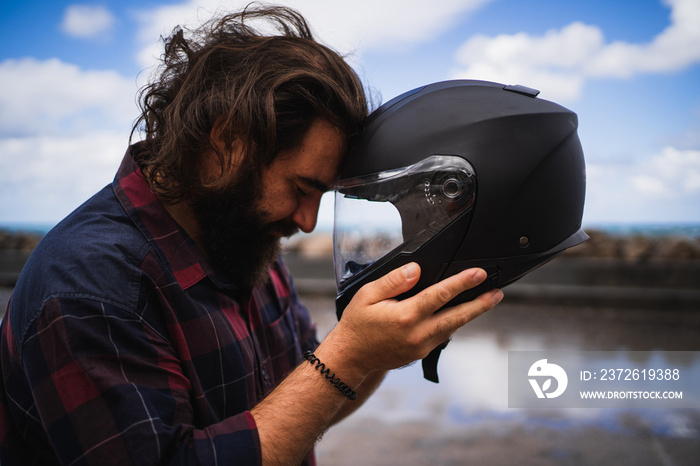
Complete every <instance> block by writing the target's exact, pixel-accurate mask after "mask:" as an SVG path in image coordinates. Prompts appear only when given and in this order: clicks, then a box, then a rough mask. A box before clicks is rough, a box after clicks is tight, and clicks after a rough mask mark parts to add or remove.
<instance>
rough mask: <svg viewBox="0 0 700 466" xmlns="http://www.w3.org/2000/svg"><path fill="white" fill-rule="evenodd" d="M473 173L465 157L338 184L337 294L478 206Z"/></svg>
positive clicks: (438, 157) (446, 157)
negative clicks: (365, 273)
mask: <svg viewBox="0 0 700 466" xmlns="http://www.w3.org/2000/svg"><path fill="white" fill-rule="evenodd" d="M475 191H476V180H475V175H474V169H473V168H472V166H471V165H470V164H469V162H467V161H466V160H464V159H463V158H461V157H458V156H450V155H434V156H431V157H428V158H426V159H424V160H422V161H420V162H418V163H416V164H413V165H410V166H407V167H403V168H399V169H395V170H388V171H384V172H379V173H373V174H370V175H365V176H361V177H357V178H348V179H343V180H340V182H339V183H338V185H337V186H336V190H335V222H334V229H333V260H334V264H335V278H336V285H337V288H338V291H339V292H340V291H342V290H344V289H345V288H346V287H347V286H348V285H349V284H350V283H351V282H354V281H355V279H357V278H359V277H360V276H361V275H363V271H364V270H366V269H367V268H368V267H369V266H371V265H372V264H375V263H377V262H383V261H385V260H389V259H390V258H392V257H395V256H396V255H398V254H401V253H412V252H415V251H416V250H418V248H420V246H421V245H423V244H425V243H426V242H427V241H428V240H430V239H431V238H432V237H433V236H435V234H437V233H438V232H439V231H441V230H442V229H443V228H445V227H446V226H447V225H448V224H449V223H450V222H452V221H453V220H454V219H456V218H457V217H458V216H459V215H460V214H462V213H464V212H467V211H468V210H469V209H470V208H471V206H472V205H473V203H474V196H475Z"/></svg>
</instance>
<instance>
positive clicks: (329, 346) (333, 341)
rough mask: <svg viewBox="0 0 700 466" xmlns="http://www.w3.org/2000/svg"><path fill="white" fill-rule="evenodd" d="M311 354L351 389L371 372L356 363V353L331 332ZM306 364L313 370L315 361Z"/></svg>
mask: <svg viewBox="0 0 700 466" xmlns="http://www.w3.org/2000/svg"><path fill="white" fill-rule="evenodd" d="M313 354H314V356H315V357H316V358H317V359H319V360H320V361H321V362H322V363H323V364H324V366H325V368H327V369H329V370H330V374H333V373H335V375H336V377H339V378H340V380H341V381H342V382H343V383H345V384H346V385H347V386H349V387H350V388H351V389H353V390H355V389H356V388H357V387H359V386H360V385H361V384H362V382H364V380H365V379H366V378H367V375H368V374H369V373H370V372H371V370H368V369H366V368H365V367H363V365H362V364H359V363H358V361H357V354H354V352H353V351H352V349H350V348H349V346H348V345H344V344H342V341H341V340H340V339H339V338H337V336H336V335H334V334H333V332H331V334H329V335H328V336H327V337H326V339H325V340H323V342H322V343H321V344H320V345H319V346H318V348H316V350H315V351H314V352H313ZM307 365H309V367H310V368H313V369H314V370H315V367H316V363H314V365H313V366H311V365H310V364H308V363H307Z"/></svg>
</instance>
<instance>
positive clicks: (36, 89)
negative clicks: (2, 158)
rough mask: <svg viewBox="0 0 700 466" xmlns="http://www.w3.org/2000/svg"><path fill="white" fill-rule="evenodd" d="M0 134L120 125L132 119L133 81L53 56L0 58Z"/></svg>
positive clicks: (124, 126)
mask: <svg viewBox="0 0 700 466" xmlns="http://www.w3.org/2000/svg"><path fill="white" fill-rule="evenodd" d="M0 82H2V83H3V85H2V86H0V128H1V129H0V136H2V135H5V136H17V135H25V136H26V135H31V134H38V133H42V134H45V133H48V134H56V133H62V134H65V133H76V132H82V131H91V130H94V129H97V128H107V127H118V128H123V129H124V130H125V131H128V130H129V128H130V123H131V122H132V121H133V119H134V118H135V117H136V107H135V104H134V101H135V98H134V96H135V93H136V90H137V88H136V83H135V80H134V79H133V78H132V79H128V78H124V77H122V76H121V75H119V74H118V73H117V72H116V71H86V70H82V69H80V68H79V67H78V66H75V65H72V64H68V63H64V62H62V61H60V60H57V59H50V60H45V61H40V60H36V59H33V58H24V59H20V60H15V59H10V60H5V61H3V62H0Z"/></svg>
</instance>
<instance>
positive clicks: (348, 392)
mask: <svg viewBox="0 0 700 466" xmlns="http://www.w3.org/2000/svg"><path fill="white" fill-rule="evenodd" d="M304 359H306V360H307V361H309V362H310V363H311V365H313V364H314V363H316V369H318V370H320V371H321V374H322V375H323V376H324V377H326V379H328V381H329V382H330V383H331V384H333V385H334V386H335V388H337V389H338V390H340V393H342V394H343V395H345V396H346V397H348V399H350V400H355V399H357V393H355V391H354V390H352V389H351V388H350V387H348V386H347V385H345V384H344V383H343V382H341V381H340V377H337V378H336V377H335V374H332V375H329V374H330V372H331V371H330V369H328V368H327V367H326V365H325V364H323V363H322V362H321V361H320V360H319V359H318V358H317V357H316V356H315V355H314V353H312V352H311V351H305V352H304Z"/></svg>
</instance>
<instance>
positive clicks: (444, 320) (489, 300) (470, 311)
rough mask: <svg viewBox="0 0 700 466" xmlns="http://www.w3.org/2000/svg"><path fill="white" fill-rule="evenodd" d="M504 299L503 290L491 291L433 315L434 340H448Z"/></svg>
mask: <svg viewBox="0 0 700 466" xmlns="http://www.w3.org/2000/svg"><path fill="white" fill-rule="evenodd" d="M502 299H503V292H502V291H501V290H498V289H496V290H491V291H487V292H486V293H484V294H482V295H480V296H479V297H478V298H476V299H474V300H473V301H469V302H466V303H462V304H459V305H457V306H454V307H450V308H447V309H445V310H443V311H441V312H438V313H436V314H433V315H432V316H431V317H430V320H429V321H430V322H431V323H432V325H433V326H434V327H433V329H434V330H433V332H432V333H433V336H434V338H435V339H437V340H440V341H443V340H446V339H447V338H449V337H450V336H451V335H452V334H453V333H454V332H456V331H457V330H459V328H461V327H463V326H464V325H466V324H467V323H469V322H471V321H472V320H474V319H476V318H477V317H479V316H480V315H481V314H483V313H484V312H486V311H488V310H490V309H493V308H494V307H495V306H496V305H497V304H498V303H500V302H501V300H502Z"/></svg>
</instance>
